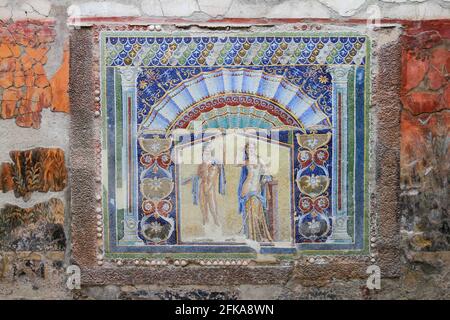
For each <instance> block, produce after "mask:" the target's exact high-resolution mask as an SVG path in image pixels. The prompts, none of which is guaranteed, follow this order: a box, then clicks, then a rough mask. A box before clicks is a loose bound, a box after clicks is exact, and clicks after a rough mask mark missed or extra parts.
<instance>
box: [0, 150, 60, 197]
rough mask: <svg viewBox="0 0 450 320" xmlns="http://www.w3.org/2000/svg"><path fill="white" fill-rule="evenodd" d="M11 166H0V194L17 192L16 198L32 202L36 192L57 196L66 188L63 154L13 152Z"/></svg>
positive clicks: (37, 151) (4, 163) (11, 152)
mask: <svg viewBox="0 0 450 320" xmlns="http://www.w3.org/2000/svg"><path fill="white" fill-rule="evenodd" d="M9 155H10V157H11V160H12V162H3V163H0V190H1V191H3V192H9V191H14V195H15V196H16V198H19V197H22V198H23V200H24V201H28V200H30V199H31V197H32V194H33V192H49V191H51V192H58V191H62V190H64V188H65V187H66V185H67V168H66V163H65V158H64V151H63V150H62V149H60V148H34V149H30V150H24V151H16V150H14V151H10V153H9Z"/></svg>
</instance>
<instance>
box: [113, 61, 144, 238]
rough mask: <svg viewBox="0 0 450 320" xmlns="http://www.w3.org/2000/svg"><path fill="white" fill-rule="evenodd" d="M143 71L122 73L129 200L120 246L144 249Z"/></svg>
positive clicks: (124, 164) (125, 176) (124, 168)
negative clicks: (139, 102)
mask: <svg viewBox="0 0 450 320" xmlns="http://www.w3.org/2000/svg"><path fill="white" fill-rule="evenodd" d="M138 74H139V68H124V69H121V70H120V75H121V78H122V119H123V126H122V130H123V131H122V133H123V134H122V137H123V142H122V146H123V149H122V181H124V182H125V184H126V186H125V188H124V190H125V199H124V204H125V205H124V215H123V230H124V236H123V238H122V239H120V240H119V244H120V245H143V241H142V240H141V239H140V238H139V237H138V223H139V217H138V210H137V207H136V203H137V195H138V193H137V167H136V158H137V148H136V143H137V141H136V131H137V128H136V121H135V119H136V112H137V107H136V82H137V76H138Z"/></svg>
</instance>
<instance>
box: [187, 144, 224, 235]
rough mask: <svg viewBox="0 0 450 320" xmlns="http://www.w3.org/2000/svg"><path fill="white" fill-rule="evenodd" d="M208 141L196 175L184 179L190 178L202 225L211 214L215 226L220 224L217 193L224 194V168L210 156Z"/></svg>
mask: <svg viewBox="0 0 450 320" xmlns="http://www.w3.org/2000/svg"><path fill="white" fill-rule="evenodd" d="M212 149H213V148H212V146H211V144H210V143H208V144H206V145H205V146H204V147H203V153H202V163H201V164H200V165H199V166H198V168H197V175H196V176H194V177H192V178H190V179H188V180H187V181H184V183H187V182H188V181H189V180H192V197H193V202H194V204H196V205H198V204H200V211H201V213H202V217H203V225H206V224H207V223H208V222H209V216H210V215H211V216H212V218H213V221H214V224H215V225H216V226H220V222H219V221H220V220H219V217H220V209H219V207H218V205H217V197H218V194H222V195H224V194H225V183H226V181H225V170H224V166H223V164H220V163H218V162H217V161H216V160H215V159H214V158H213V156H212Z"/></svg>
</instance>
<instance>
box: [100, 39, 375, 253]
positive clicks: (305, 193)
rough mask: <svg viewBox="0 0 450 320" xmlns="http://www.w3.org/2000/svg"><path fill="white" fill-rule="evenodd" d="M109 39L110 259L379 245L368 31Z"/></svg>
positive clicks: (106, 171) (104, 51) (105, 66)
mask: <svg viewBox="0 0 450 320" xmlns="http://www.w3.org/2000/svg"><path fill="white" fill-rule="evenodd" d="M100 42H101V43H100V45H101V72H102V114H103V123H104V126H103V141H102V145H103V185H104V193H105V196H104V208H103V209H104V210H103V212H104V224H105V225H104V230H105V232H104V243H105V251H106V255H107V256H110V257H134V256H140V255H143V256H149V255H154V256H158V257H172V256H173V257H178V256H180V257H181V256H183V257H184V256H187V257H193V258H196V257H207V256H212V257H216V256H217V257H218V256H221V257H232V256H242V257H245V256H255V255H256V254H278V255H279V256H280V257H292V256H295V255H296V254H301V253H330V252H335V253H345V252H347V253H351V252H363V251H365V250H366V247H367V239H366V238H367V227H368V226H367V217H366V211H367V198H366V195H367V192H366V169H367V168H366V165H365V163H366V160H367V154H366V149H367V131H368V128H367V119H366V118H367V117H366V109H367V97H368V88H369V85H368V78H369V64H370V61H369V56H370V55H369V48H370V46H369V39H368V38H367V37H366V36H364V35H360V34H331V33H330V34H326V33H324V34H309V33H300V32H298V33H292V34H272V33H268V34H262V35H259V34H239V35H236V34H234V33H224V34H221V35H218V34H214V36H211V35H210V34H196V33H193V34H192V33H191V34H181V33H177V34H164V35H158V36H154V35H153V34H152V33H146V32H112V31H105V32H102V34H101V41H100Z"/></svg>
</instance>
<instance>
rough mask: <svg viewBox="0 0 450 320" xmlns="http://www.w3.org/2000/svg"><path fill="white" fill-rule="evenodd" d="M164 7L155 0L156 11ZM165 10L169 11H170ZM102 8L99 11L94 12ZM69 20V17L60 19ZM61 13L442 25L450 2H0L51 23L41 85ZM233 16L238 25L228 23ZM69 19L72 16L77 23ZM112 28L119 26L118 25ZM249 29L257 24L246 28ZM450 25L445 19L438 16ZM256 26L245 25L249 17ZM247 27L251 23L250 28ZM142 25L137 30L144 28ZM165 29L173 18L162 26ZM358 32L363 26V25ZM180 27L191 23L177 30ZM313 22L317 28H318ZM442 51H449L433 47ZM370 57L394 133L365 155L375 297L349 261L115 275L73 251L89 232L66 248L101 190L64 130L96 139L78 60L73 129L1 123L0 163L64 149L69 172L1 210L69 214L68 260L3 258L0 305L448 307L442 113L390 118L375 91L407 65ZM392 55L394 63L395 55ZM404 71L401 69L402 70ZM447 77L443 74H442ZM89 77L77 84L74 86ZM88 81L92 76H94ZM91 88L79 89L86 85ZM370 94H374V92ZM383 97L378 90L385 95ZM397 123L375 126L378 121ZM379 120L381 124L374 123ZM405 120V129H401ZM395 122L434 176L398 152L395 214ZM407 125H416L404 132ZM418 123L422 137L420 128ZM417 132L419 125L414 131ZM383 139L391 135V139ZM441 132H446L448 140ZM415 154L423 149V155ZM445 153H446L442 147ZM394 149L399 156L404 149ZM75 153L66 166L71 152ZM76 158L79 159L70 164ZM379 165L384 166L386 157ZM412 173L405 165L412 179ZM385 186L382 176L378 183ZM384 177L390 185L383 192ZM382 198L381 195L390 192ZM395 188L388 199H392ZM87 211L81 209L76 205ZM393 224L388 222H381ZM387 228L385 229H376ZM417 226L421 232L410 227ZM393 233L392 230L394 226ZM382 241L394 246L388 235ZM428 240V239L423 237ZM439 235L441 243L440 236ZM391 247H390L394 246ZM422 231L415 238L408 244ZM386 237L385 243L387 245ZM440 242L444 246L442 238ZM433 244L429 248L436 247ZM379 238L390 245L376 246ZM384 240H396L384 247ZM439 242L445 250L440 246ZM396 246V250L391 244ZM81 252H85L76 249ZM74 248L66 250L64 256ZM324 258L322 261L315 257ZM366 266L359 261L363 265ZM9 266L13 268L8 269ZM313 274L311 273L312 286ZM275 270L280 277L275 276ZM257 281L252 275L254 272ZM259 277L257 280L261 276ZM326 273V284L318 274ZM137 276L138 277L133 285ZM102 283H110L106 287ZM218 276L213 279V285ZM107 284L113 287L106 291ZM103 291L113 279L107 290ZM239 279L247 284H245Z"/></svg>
mask: <svg viewBox="0 0 450 320" xmlns="http://www.w3.org/2000/svg"><path fill="white" fill-rule="evenodd" d="M163 2H164V3H163ZM168 3H170V4H171V5H170V6H169V5H168ZM98 4H100V5H98ZM68 13H69V14H68ZM70 15H74V16H82V17H83V19H87V20H89V19H94V18H95V19H98V18H100V17H110V18H112V20H114V19H115V18H116V19H119V18H123V17H130V18H129V20H128V21H130V22H133V21H134V19H137V20H136V21H138V20H139V19H141V20H143V21H144V22H143V23H144V24H145V19H154V21H155V22H157V23H161V24H164V22H165V20H164V19H165V18H167V19H168V21H171V20H170V19H172V20H174V19H179V18H183V19H186V20H188V19H190V20H195V21H196V23H198V22H201V23H202V24H204V25H208V22H207V21H208V20H209V19H222V18H223V19H228V20H223V23H224V24H229V23H231V24H233V23H235V22H239V21H241V20H239V19H244V18H267V19H268V18H299V19H300V18H316V19H322V18H326V19H331V20H330V21H329V22H328V23H333V22H336V21H339V20H347V19H363V20H365V19H367V18H371V19H375V20H376V19H377V18H386V19H401V20H422V19H448V18H449V17H450V2H449V1H448V0H424V1H416V0H352V1H330V0H302V1H294V0H285V1H283V0H265V1H257V0H223V1H208V0H183V1H181V0H171V1H158V0H142V1H140V0H122V1H119V0H116V1H97V2H93V1H84V0H76V1H68V0H63V1H57V0H18V1H12V0H0V19H2V20H8V19H12V20H13V21H20V20H23V19H38V20H44V19H45V20H56V27H55V29H56V30H57V32H56V38H55V41H54V42H53V43H52V45H51V47H50V50H49V51H48V62H47V64H46V65H45V71H46V73H47V75H48V76H49V77H52V76H53V74H54V73H55V72H56V71H57V70H58V68H59V67H60V65H61V62H62V53H63V50H64V44H65V43H66V42H67V40H68V27H67V24H66V21H67V18H68V16H70ZM233 18H238V19H237V20H236V19H235V20H233ZM76 21H78V20H75V22H76ZM118 21H119V22H118V23H121V24H123V23H124V22H120V20H118ZM255 21H256V20H255ZM447 21H448V20H447ZM253 22H254V21H253ZM253 22H250V23H249V24H252V23H253ZM141 23H142V22H141ZM167 23H171V22H167ZM361 23H362V24H364V21H362V22H361ZM185 24H187V25H189V22H187V23H185ZM320 24H322V25H323V23H322V22H320ZM379 34H380V35H379V43H383V42H384V43H389V42H390V40H392V39H389V37H388V36H387V34H392V33H389V32H381V33H379ZM91 38H92V35H91V34H90V31H88V30H81V31H80V32H78V33H74V35H73V39H76V40H77V41H87V40H88V39H91ZM71 46H72V49H73V52H72V51H71V54H75V58H74V60H76V61H85V62H86V61H89V59H87V60H86V57H87V58H89V57H90V52H91V51H90V49H89V48H85V49H83V48H79V47H77V46H76V42H75V43H74V42H72V44H71ZM439 46H441V47H444V48H447V49H448V45H447V47H445V46H446V45H445V44H444V45H443V44H440V45H439ZM384 49H385V51H384V53H383V51H382V52H381V55H380V56H379V57H377V58H376V59H377V60H378V61H380V64H379V67H380V68H381V69H382V72H383V75H385V76H386V77H382V78H378V79H377V78H375V79H374V90H375V91H374V95H375V99H374V100H373V103H372V108H373V109H374V111H373V114H372V116H373V118H372V119H371V121H373V123H374V125H376V126H377V130H378V129H382V130H384V129H387V130H390V129H392V128H390V126H393V127H396V128H397V129H396V130H397V131H396V132H397V134H396V135H395V134H393V133H392V134H389V135H386V136H379V137H378V139H372V140H371V144H373V145H372V151H373V152H374V155H375V161H376V162H377V163H381V164H380V165H378V166H377V165H375V166H372V167H371V170H373V171H374V172H373V173H374V175H375V176H376V177H377V178H376V179H375V181H374V184H372V185H371V187H375V188H378V187H380V189H379V195H378V196H379V197H380V198H378V199H377V194H376V193H373V194H372V197H373V198H375V199H376V201H374V202H373V203H372V206H373V210H375V211H377V212H378V213H379V214H380V215H382V216H384V218H383V219H384V220H383V219H382V220H383V221H384V223H382V224H381V225H378V224H377V222H378V221H379V218H380V217H376V218H375V221H373V222H374V223H373V225H374V226H375V227H376V228H377V229H378V231H380V232H381V237H379V238H378V239H377V242H376V247H377V251H378V252H379V256H378V257H376V259H377V260H376V261H377V262H381V263H382V264H385V265H386V266H392V268H391V269H389V273H388V274H386V275H387V276H389V277H393V278H389V277H385V274H384V273H383V271H382V277H383V278H382V289H381V290H377V291H370V290H367V288H366V287H365V285H366V280H365V278H364V271H365V270H364V269H363V268H361V269H360V270H359V271H357V270H356V271H355V270H354V268H353V267H354V265H353V266H352V265H347V266H345V265H341V267H339V268H336V267H333V265H332V264H331V265H330V263H322V262H323V261H322V260H320V259H318V260H319V261H322V262H321V264H318V263H315V264H310V265H308V261H307V259H305V261H303V262H302V263H303V266H304V268H299V267H296V266H290V265H287V266H283V267H270V268H266V267H261V266H258V265H255V266H252V267H248V268H247V269H243V268H241V267H236V268H235V269H232V270H231V271H230V272H228V271H226V272H225V271H223V272H220V269H215V270H214V271H217V273H218V274H219V277H216V276H212V274H213V273H210V272H207V271H205V269H204V268H201V267H199V266H196V265H188V266H187V267H174V266H172V267H170V268H168V270H166V271H164V269H161V268H159V269H158V268H142V269H135V271H133V272H132V273H128V274H125V275H123V274H120V273H118V272H117V270H115V269H114V268H110V267H108V266H106V268H103V269H101V268H99V267H96V266H95V265H94V264H93V262H94V261H96V254H97V252H96V250H95V248H92V247H91V248H90V249H89V248H87V249H88V250H87V251H81V250H80V248H81V247H83V242H84V241H87V242H90V241H95V239H94V237H95V231H94V230H93V227H92V228H91V229H89V228H88V229H87V230H86V234H85V236H84V238H81V239H80V241H78V242H77V241H75V242H73V241H72V239H71V230H72V228H76V226H78V225H89V224H91V225H94V224H95V222H96V220H95V214H94V210H95V204H96V200H95V195H96V194H98V192H99V190H98V186H97V185H96V184H95V183H94V182H92V184H90V185H89V186H88V187H87V188H77V187H76V185H77V184H78V185H81V184H82V182H83V181H84V180H86V179H88V180H89V179H90V178H91V177H92V176H94V175H95V172H94V171H93V170H92V169H89V168H90V166H89V165H88V163H86V162H84V161H81V159H82V158H83V159H86V158H85V157H86V155H87V156H88V158H87V159H90V161H95V154H94V153H93V150H94V148H95V146H94V145H93V144H89V143H86V142H83V140H82V139H79V136H77V135H72V136H70V139H69V132H70V131H71V130H73V129H74V128H76V129H77V130H80V132H83V134H84V133H86V134H89V135H92V136H94V134H93V132H92V130H93V128H94V127H95V121H96V120H94V116H93V109H92V106H93V101H92V99H93V96H92V91H93V89H92V87H93V83H91V82H90V81H88V82H84V83H80V82H79V81H78V80H77V79H79V78H80V77H86V76H89V75H88V71H89V70H90V67H91V65H89V64H88V63H86V64H85V65H80V64H78V63H77V64H76V66H72V67H71V73H70V75H71V77H72V82H73V83H74V84H75V85H73V86H72V87H71V90H72V92H73V91H77V92H80V93H86V95H85V96H84V97H79V98H77V99H76V101H72V102H71V104H74V105H77V106H79V107H80V108H79V109H77V110H75V112H76V113H77V114H78V115H79V116H80V117H79V118H78V120H76V121H72V122H71V121H70V119H71V115H68V114H64V113H55V112H51V111H50V110H43V112H42V124H41V128H40V129H32V128H19V127H17V126H16V124H15V123H14V120H0V137H1V138H0V141H1V144H0V162H4V161H9V151H11V150H26V149H30V148H34V147H58V148H61V149H63V150H64V151H65V155H66V163H67V165H68V167H69V168H70V173H69V175H70V180H71V181H70V186H69V188H66V189H65V190H64V191H62V192H57V193H52V192H49V193H35V194H33V197H32V198H31V199H30V201H28V202H26V203H25V202H24V201H23V199H22V198H15V197H14V195H13V194H12V193H6V194H0V206H2V207H3V205H4V204H6V203H11V204H14V205H18V206H20V207H22V208H25V207H29V206H33V205H34V204H36V203H39V202H44V201H47V200H49V199H50V198H52V197H56V198H58V199H61V200H62V201H63V202H64V204H65V207H66V221H65V227H66V235H67V239H68V240H67V252H66V253H64V252H45V253H44V252H34V253H31V252H22V253H20V252H18V253H11V252H0V298H6V299H17V298H26V299H35V298H55V299H88V298H97V299H105V298H109V299H183V298H184V299H224V298H226V299H245V298H247V299H254V298H267V299H351V298H353V299H354V298H357V299H380V298H384V299H407V298H414V299H427V298H438V299H450V295H449V294H450V290H449V284H450V251H448V250H449V245H448V243H449V242H450V240H445V239H450V236H448V234H450V230H447V229H448V224H447V229H446V228H445V223H447V222H446V221H448V212H447V211H448V209H445V208H446V207H447V206H446V205H445V201H446V200H445V199H448V191H447V192H446V190H448V186H447V185H448V183H446V182H445V181H444V180H445V179H444V178H442V177H445V176H447V175H446V174H445V170H444V169H445V167H444V169H442V168H443V167H438V166H436V165H435V162H436V161H439V159H446V158H447V157H446V156H445V155H446V152H448V138H447V140H446V139H445V137H446V136H447V134H448V123H449V122H448V120H445V119H448V106H447V110H441V111H439V112H434V111H432V112H430V113H426V114H425V115H415V114H414V115H413V114H411V113H410V112H409V111H405V110H404V109H403V111H402V119H401V123H400V120H399V113H400V108H401V104H400V102H399V99H398V95H395V94H394V95H384V93H385V90H389V92H394V91H396V90H399V85H400V82H401V81H400V79H399V73H398V72H399V71H398V70H399V68H400V67H402V68H404V64H405V62H404V61H401V60H400V58H399V55H400V47H399V44H392V43H391V44H389V45H387V46H386V47H385V48H384ZM392 57H395V59H392ZM400 63H401V64H402V66H401V65H400ZM447 71H448V70H447ZM83 79H86V78H83ZM92 81H93V80H92ZM86 84H88V85H86ZM377 92H378V93H379V94H377ZM386 92H387V91H386ZM390 117H394V118H395V119H397V120H396V121H395V123H394V122H392V121H388V122H385V123H384V124H383V119H390ZM380 120H381V122H380ZM406 124H408V126H406ZM400 125H401V126H402V127H401V128H402V139H404V137H405V133H406V132H408V131H406V130H415V131H411V132H412V133H410V134H411V135H415V136H419V135H423V136H424V137H426V139H424V141H420V143H423V144H425V145H426V146H427V148H425V149H424V150H423V151H418V152H416V153H424V154H426V156H424V158H425V160H424V161H425V162H426V161H430V160H429V159H430V158H431V159H432V161H434V162H432V163H433V168H434V169H433V168H432V169H429V168H430V167H427V166H426V165H424V167H423V168H422V169H420V168H419V169H418V168H417V162H418V160H416V159H415V158H417V157H419V156H420V155H416V156H415V158H414V157H412V159H411V157H410V156H408V159H406V157H405V155H404V154H403V153H402V155H401V156H402V157H403V160H402V161H408V163H403V162H402V170H403V169H405V170H406V171H405V173H403V175H402V179H403V180H406V181H409V180H412V181H413V186H412V187H411V186H410V185H409V183H408V182H406V183H404V182H402V194H401V196H400V198H401V202H400V206H401V216H400V215H399V214H397V215H395V214H394V212H398V210H399V208H398V206H399V205H398V203H397V202H396V201H394V199H396V198H397V195H398V192H399V190H398V186H399V181H398V171H399V169H398V166H399V163H400V159H399V156H400V155H399V150H398V148H386V147H385V143H387V144H389V145H395V144H396V143H397V144H398V143H399V141H398V139H399V132H398V130H399V127H400ZM411 126H413V127H412V128H411ZM419 126H423V127H424V129H423V130H422V129H420V130H421V131H419V129H418V128H419ZM420 128H421V127H420ZM394 131H395V130H393V131H390V132H394ZM446 132H447V133H446ZM420 150H422V149H420ZM446 150H447V151H446ZM402 152H404V151H403V149H402ZM71 153H72V155H74V156H73V157H72V158H70V157H69V154H71ZM77 157H79V158H77ZM386 159H387V160H386ZM410 168H414V170H413V171H412V170H411V169H410ZM382 179H387V180H382ZM382 181H389V184H388V185H386V186H383V183H381V182H382ZM388 190H389V191H388ZM393 190H395V191H393ZM84 200H86V202H87V203H88V206H90V207H89V214H87V215H84V216H75V217H73V218H72V211H76V210H80V207H77V204H78V205H79V204H80V203H81V202H83V201H84ZM378 200H382V201H385V203H384V204H383V207H384V206H385V207H386V208H387V209H388V210H387V211H384V210H381V212H380V210H379V207H377V206H379V204H380V202H379V201H378ZM82 208H83V209H86V208H87V207H86V205H84V206H82ZM398 220H401V232H399V229H398V228H397V227H395V226H396V225H397V224H396V222H397V221H398ZM423 220H426V221H429V222H427V223H423V222H422V221H423ZM390 221H392V222H394V223H393V224H390ZM383 224H384V225H383ZM417 225H419V226H420V227H421V228H422V229H421V230H417ZM392 226H394V227H392ZM389 234H390V235H391V236H392V235H394V236H393V238H389ZM428 234H431V240H429V239H428V238H424V235H428ZM446 234H447V236H446ZM400 235H401V236H402V238H401V239H400V241H401V242H400V245H397V243H398V242H397V241H398V240H399V239H398V238H400ZM418 235H420V237H419V239H420V240H415V239H416V238H417V237H418ZM384 236H388V238H384ZM446 237H447V238H446ZM435 238H436V239H439V240H436V241H435V240H434V239H435ZM383 239H387V240H383ZM390 240H393V241H394V242H391V241H390ZM446 241H447V242H446ZM392 243H394V244H395V245H392ZM85 249H86V248H83V250H85ZM72 251H73V252H72ZM74 261H76V262H77V263H80V264H81V265H83V264H84V265H86V266H90V267H92V268H90V269H89V271H87V272H85V273H83V281H85V282H86V283H91V284H92V285H85V286H83V288H82V290H79V291H78V290H76V291H72V292H71V291H69V290H67V289H66V286H65V281H66V277H65V272H64V268H65V266H67V265H69V264H71V263H73V262H74ZM324 261H325V262H326V259H324ZM366 263H367V262H363V263H362V265H363V266H365V265H366ZM14 270H16V271H14ZM312 270H314V273H316V277H314V278H312V277H311V276H310V275H311V274H312V272H311V271H312ZM167 271H168V272H169V274H171V275H173V281H167V279H166V278H164V277H163V276H164V272H167ZM275 273H277V275H275ZM330 273H331V274H332V275H335V274H341V275H342V274H343V273H345V274H347V277H346V278H342V277H337V278H334V279H333V277H329V274H330ZM256 275H258V277H257V276H256ZM262 275H263V276H262ZM325 275H327V276H325ZM146 277H155V278H156V279H160V280H161V284H160V285H156V284H144V282H145V281H140V280H139V279H141V280H142V279H144V278H146ZM136 279H137V280H136ZM106 280H110V281H108V282H107V281H106ZM216 280H219V282H216ZM113 282H114V283H113ZM106 283H111V284H109V285H105V284H106ZM245 283H247V284H245Z"/></svg>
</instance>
